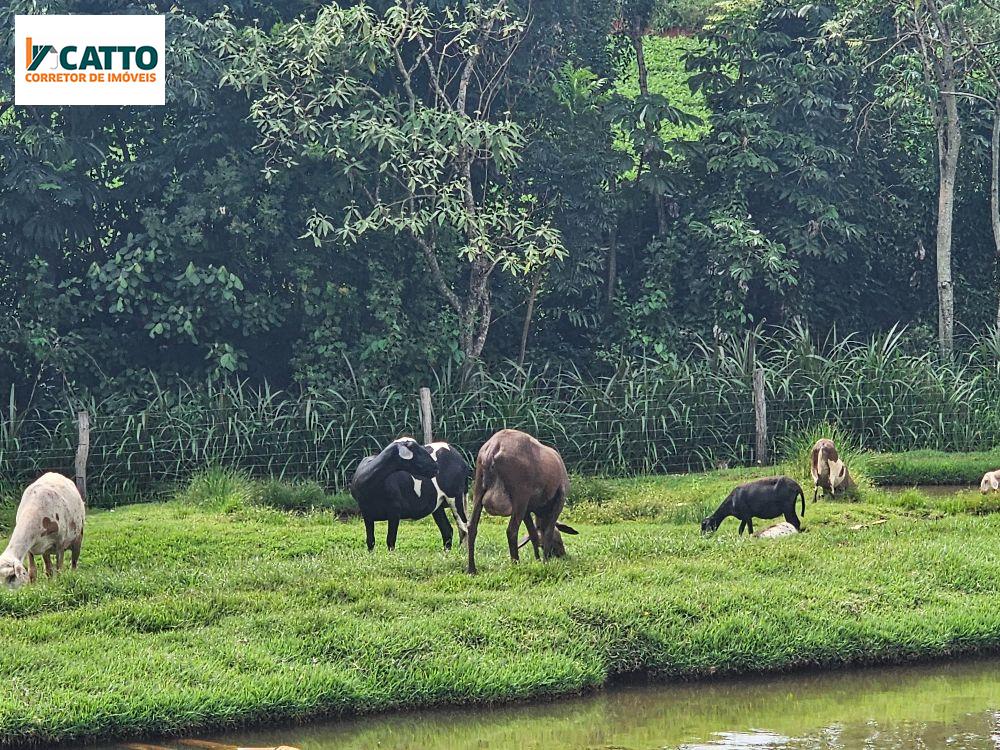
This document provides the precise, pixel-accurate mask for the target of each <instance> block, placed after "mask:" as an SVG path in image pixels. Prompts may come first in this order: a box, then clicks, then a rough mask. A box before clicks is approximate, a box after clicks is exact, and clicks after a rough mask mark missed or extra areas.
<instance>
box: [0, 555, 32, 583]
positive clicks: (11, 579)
mask: <svg viewBox="0 0 1000 750" xmlns="http://www.w3.org/2000/svg"><path fill="white" fill-rule="evenodd" d="M0 581H2V582H3V585H4V586H6V587H7V588H9V589H18V588H21V586H23V585H24V584H26V583H27V582H28V570H27V569H26V568H25V567H24V564H23V563H22V562H21V561H20V560H13V559H11V558H8V557H3V558H0Z"/></svg>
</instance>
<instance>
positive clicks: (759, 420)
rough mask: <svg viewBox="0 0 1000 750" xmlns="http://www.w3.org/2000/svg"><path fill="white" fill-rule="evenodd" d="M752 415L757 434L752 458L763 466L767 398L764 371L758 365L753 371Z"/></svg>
mask: <svg viewBox="0 0 1000 750" xmlns="http://www.w3.org/2000/svg"><path fill="white" fill-rule="evenodd" d="M753 415H754V423H755V426H756V435H757V442H756V446H755V450H754V458H755V459H756V460H757V465H758V466H764V465H765V464H766V463H767V400H766V398H765V396H764V371H763V370H762V369H761V368H759V367H758V368H756V369H755V370H754V371H753Z"/></svg>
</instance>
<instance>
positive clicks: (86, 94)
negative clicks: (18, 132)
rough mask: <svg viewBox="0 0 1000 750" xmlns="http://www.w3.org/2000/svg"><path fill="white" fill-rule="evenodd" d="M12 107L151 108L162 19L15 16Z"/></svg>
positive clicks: (160, 76) (160, 66)
mask: <svg viewBox="0 0 1000 750" xmlns="http://www.w3.org/2000/svg"><path fill="white" fill-rule="evenodd" d="M14 37H15V46H14V70H15V79H14V103H15V104H21V105H25V104H47V105H95V104H97V105H102V104H112V105H122V104H125V105H129V104H134V105H150V104H153V105H157V104H163V103H164V100H165V95H166V86H165V83H166V65H165V61H164V56H165V40H166V30H165V22H164V17H163V16H16V17H15V19H14Z"/></svg>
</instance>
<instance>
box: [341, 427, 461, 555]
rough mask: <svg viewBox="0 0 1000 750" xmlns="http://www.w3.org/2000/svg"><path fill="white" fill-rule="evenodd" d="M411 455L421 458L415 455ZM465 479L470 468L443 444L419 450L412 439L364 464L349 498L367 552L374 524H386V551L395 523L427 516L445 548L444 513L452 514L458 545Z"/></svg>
mask: <svg viewBox="0 0 1000 750" xmlns="http://www.w3.org/2000/svg"><path fill="white" fill-rule="evenodd" d="M417 451H426V454H425V455H424V456H419V455H415V454H416V452H417ZM428 457H429V458H430V465H428V462H427V460H426V459H427V458H428ZM431 466H433V468H431ZM471 476H472V469H471V468H470V467H469V465H468V464H467V463H466V462H465V459H463V458H462V455H461V454H460V453H459V452H458V451H457V450H455V449H454V448H453V447H452V446H450V445H449V444H448V443H431V444H430V445H425V446H421V445H419V444H418V443H417V442H416V441H415V440H413V439H412V438H400V439H399V440H395V441H393V442H392V443H391V444H390V445H389V446H387V447H386V448H385V449H384V450H383V451H382V452H381V453H380V454H379V455H378V456H373V457H371V458H366V459H364V461H362V462H361V465H359V467H358V470H357V472H355V475H354V479H353V480H352V481H351V494H352V495H353V496H354V499H355V500H356V501H357V503H358V508H359V509H360V510H361V516H362V517H363V518H364V520H365V534H366V541H367V544H368V549H369V550H372V549H374V548H375V522H376V521H387V522H388V523H389V530H388V533H387V535H386V546H387V547H388V548H389V549H390V550H392V549H395V547H396V533H397V530H398V529H399V521H400V520H401V519H411V520H417V519H420V518H425V517H427V516H433V517H434V522H435V523H436V524H437V526H438V528H439V529H440V530H441V539H442V541H443V542H444V548H445V549H451V545H452V539H453V537H454V531H453V530H452V528H451V523H450V522H449V521H448V512H447V510H448V508H450V509H451V512H452V513H453V514H454V515H455V522H456V523H457V524H458V532H459V541H462V540H464V539H465V535H466V532H467V530H468V526H467V524H468V517H467V516H466V514H465V496H466V493H467V492H468V489H469V481H470V478H471Z"/></svg>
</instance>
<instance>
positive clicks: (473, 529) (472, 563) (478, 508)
mask: <svg viewBox="0 0 1000 750" xmlns="http://www.w3.org/2000/svg"><path fill="white" fill-rule="evenodd" d="M482 515H483V498H482V495H480V494H479V493H476V494H475V495H473V498H472V517H471V518H469V535H468V537H467V539H468V542H469V564H468V566H467V567H466V572H467V573H468V574H469V575H473V576H474V575H475V574H476V533H477V532H478V531H479V519H480V518H481V517H482Z"/></svg>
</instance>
